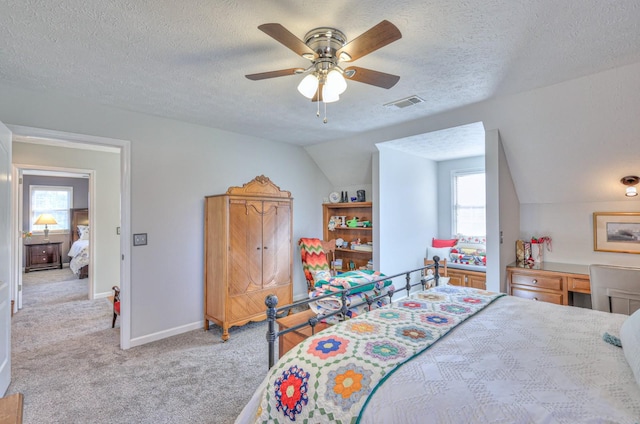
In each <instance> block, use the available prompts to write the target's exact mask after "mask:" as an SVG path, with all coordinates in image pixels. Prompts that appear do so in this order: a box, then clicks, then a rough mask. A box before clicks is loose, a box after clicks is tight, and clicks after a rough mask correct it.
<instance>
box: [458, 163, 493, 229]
mask: <svg viewBox="0 0 640 424" xmlns="http://www.w3.org/2000/svg"><path fill="white" fill-rule="evenodd" d="M473 174H484V177H485V199H484V213H485V229H484V232H483V234H463V233H460V232H459V231H458V222H457V221H458V220H457V211H458V199H457V195H458V189H457V180H456V179H457V177H460V176H465V175H473ZM486 184H487V172H486V169H484V168H469V169H459V170H452V171H451V233H452V235H458V234H463V235H465V236H482V237H486V236H487V234H486V232H487V226H486V221H487V219H486V216H487V194H486Z"/></svg>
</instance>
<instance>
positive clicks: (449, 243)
mask: <svg viewBox="0 0 640 424" xmlns="http://www.w3.org/2000/svg"><path fill="white" fill-rule="evenodd" d="M457 242H458V239H451V240H443V239H437V238H433V239H431V246H433V247H453V246H455V245H456V243H457Z"/></svg>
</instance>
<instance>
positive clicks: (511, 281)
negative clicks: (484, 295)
mask: <svg viewBox="0 0 640 424" xmlns="http://www.w3.org/2000/svg"><path fill="white" fill-rule="evenodd" d="M507 291H508V293H509V294H510V295H512V296H517V297H523V298H526V299H531V300H539V301H542V302H549V303H556V304H558V305H569V304H571V302H570V294H571V293H572V292H577V293H584V294H589V293H591V291H590V281H589V268H588V266H587V265H574V264H563V263H555V262H546V263H545V262H542V263H541V264H535V265H533V266H532V267H529V266H528V265H524V266H523V265H516V264H511V265H509V266H507Z"/></svg>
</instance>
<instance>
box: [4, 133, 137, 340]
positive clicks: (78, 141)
mask: <svg viewBox="0 0 640 424" xmlns="http://www.w3.org/2000/svg"><path fill="white" fill-rule="evenodd" d="M9 127H10V129H11V130H12V132H13V140H14V151H13V158H14V160H13V162H16V161H20V162H23V163H28V164H29V166H26V167H33V166H39V167H44V168H47V167H54V168H55V167H58V168H64V169H66V170H67V171H68V170H70V169H71V170H81V171H82V172H85V171H86V172H88V173H89V174H90V173H91V172H95V174H94V175H95V179H94V184H93V186H94V187H93V188H91V187H90V193H89V210H90V212H91V215H90V221H91V222H92V224H94V225H95V226H96V234H93V235H92V236H91V239H92V240H91V243H90V246H92V247H91V253H90V256H91V257H92V259H91V262H92V265H93V266H91V267H90V272H91V273H92V276H91V277H90V278H89V280H90V281H89V284H90V286H91V288H92V289H93V293H92V294H91V296H92V298H98V297H107V296H109V295H110V290H111V286H112V285H114V282H119V285H120V288H121V293H122V296H121V315H120V319H121V321H120V347H121V348H122V349H128V348H129V347H130V334H131V332H130V297H129V296H130V292H131V290H130V268H131V264H130V259H129V256H130V245H129V243H128V240H129V237H130V200H129V199H130V196H129V193H130V178H131V177H130V142H129V141H126V140H117V139H109V138H103V137H96V136H88V135H82V134H72V133H64V132H59V131H51V130H43V129H38V128H30V127H19V126H9ZM30 145H31V146H30ZM33 145H38V146H39V148H40V151H39V153H34V151H35V149H28V148H26V149H24V150H28V151H27V152H26V153H24V152H22V153H21V152H20V150H21V147H25V146H28V147H33ZM43 152H44V154H43ZM82 152H84V153H85V154H88V155H89V156H92V157H95V156H97V155H99V154H100V152H107V153H108V154H110V155H111V156H114V155H115V156H116V157H117V167H116V168H117V169H116V171H115V172H116V175H115V178H114V177H113V176H111V178H110V176H109V174H108V172H107V173H105V171H104V170H100V169H97V168H96V167H97V166H99V165H95V163H96V162H93V165H88V164H81V165H78V164H77V163H74V164H73V165H70V164H71V162H70V159H69V158H73V157H74V156H77V155H78V154H80V155H82ZM98 163H99V162H98ZM31 164H35V165H31ZM26 167H25V168H26ZM81 167H83V168H81ZM18 169H19V167H16V166H15V164H14V166H13V179H14V184H16V183H17V179H18ZM101 177H102V182H103V183H104V182H105V181H108V180H110V181H111V182H112V185H113V181H119V183H115V185H116V187H115V188H113V187H112V188H111V189H103V188H102V187H103V186H101V180H100V178H101ZM110 190H112V191H113V190H115V192H116V196H117V200H116V201H115V202H111V204H109V203H107V204H106V205H105V204H103V205H101V204H100V199H101V197H100V196H102V195H103V194H104V192H109V191H110ZM101 192H103V194H101ZM17 193H19V190H18V189H14V195H13V197H12V211H13V214H12V215H13V217H12V227H13V230H14V231H13V234H16V235H20V234H21V227H19V219H18V203H19V199H18V195H17ZM114 206H115V207H114ZM109 209H112V210H115V211H116V212H115V213H116V218H115V220H112V221H107V224H105V225H101V226H100V227H101V228H102V229H99V228H98V227H97V226H98V225H100V222H101V221H104V217H102V216H101V212H100V211H104V210H109ZM110 238H115V239H116V240H117V241H116V242H115V244H116V254H115V255H114V256H113V257H112V258H110V259H111V260H112V263H111V264H109V263H107V264H106V265H104V264H102V265H101V263H102V261H103V259H102V257H100V258H96V256H95V254H94V252H95V246H97V245H100V243H107V244H108V243H109V239H110ZM21 242H22V240H21V237H14V239H13V241H12V264H13V266H12V282H13V290H14V293H15V294H17V292H18V280H19V278H20V276H21V268H20V266H21V263H22V262H21V261H20V257H21V256H22V252H21V251H20V250H21V249H22V247H21ZM100 251H101V252H102V251H103V250H102V249H101V250H100ZM112 264H115V265H112ZM91 268H93V271H91ZM110 269H111V270H112V271H113V272H115V277H114V278H110V279H108V280H109V281H108V283H107V282H106V281H104V282H103V283H102V284H101V282H100V279H99V278H97V277H96V275H97V274H99V275H100V276H102V275H103V274H105V273H108V272H109V270H110Z"/></svg>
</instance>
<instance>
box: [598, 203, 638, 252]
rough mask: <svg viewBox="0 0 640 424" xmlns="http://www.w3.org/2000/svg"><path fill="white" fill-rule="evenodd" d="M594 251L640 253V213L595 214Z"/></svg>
mask: <svg viewBox="0 0 640 424" xmlns="http://www.w3.org/2000/svg"><path fill="white" fill-rule="evenodd" d="M593 250H595V251H599V252H617V253H640V213H638V212H594V213H593Z"/></svg>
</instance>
